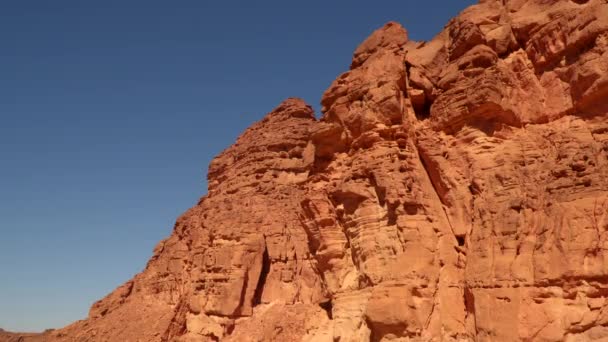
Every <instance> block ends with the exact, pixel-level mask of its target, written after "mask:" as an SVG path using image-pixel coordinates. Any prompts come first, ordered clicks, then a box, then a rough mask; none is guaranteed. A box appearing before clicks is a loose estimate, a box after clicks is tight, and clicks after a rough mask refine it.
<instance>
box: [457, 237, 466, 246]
mask: <svg viewBox="0 0 608 342" xmlns="http://www.w3.org/2000/svg"><path fill="white" fill-rule="evenodd" d="M456 241H458V246H460V247H463V246H464V242H465V241H464V235H456Z"/></svg>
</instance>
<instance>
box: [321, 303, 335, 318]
mask: <svg viewBox="0 0 608 342" xmlns="http://www.w3.org/2000/svg"><path fill="white" fill-rule="evenodd" d="M319 306H320V307H321V309H323V310H325V312H327V317H329V319H334V318H333V315H332V309H333V304H332V303H331V299H330V300H328V301H327V302H323V303H319Z"/></svg>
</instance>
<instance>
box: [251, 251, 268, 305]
mask: <svg viewBox="0 0 608 342" xmlns="http://www.w3.org/2000/svg"><path fill="white" fill-rule="evenodd" d="M268 273H270V257H269V256H268V247H266V246H264V254H263V255H262V270H261V271H260V277H259V278H258V284H257V286H256V287H255V292H254V293H253V300H252V302H251V304H252V306H256V305H260V304H262V293H263V292H264V285H266V278H267V277H268Z"/></svg>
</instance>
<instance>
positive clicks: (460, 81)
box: [47, 0, 608, 341]
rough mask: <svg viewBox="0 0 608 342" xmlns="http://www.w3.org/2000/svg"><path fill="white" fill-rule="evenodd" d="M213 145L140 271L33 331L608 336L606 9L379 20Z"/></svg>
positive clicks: (104, 335)
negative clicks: (87, 308)
mask: <svg viewBox="0 0 608 342" xmlns="http://www.w3.org/2000/svg"><path fill="white" fill-rule="evenodd" d="M321 103H322V105H323V117H322V119H321V120H319V121H317V120H316V119H315V117H314V114H313V111H312V109H311V108H310V107H309V106H307V105H306V104H305V103H303V102H302V101H301V100H298V99H288V100H286V101H284V102H283V103H282V104H281V105H279V106H278V107H277V108H276V109H274V110H273V111H272V112H271V113H269V114H268V115H267V116H266V117H265V118H264V119H263V120H262V121H260V122H258V123H257V124H255V125H253V126H252V127H251V128H249V129H248V130H247V131H245V133H243V135H242V136H241V137H240V138H239V139H238V141H237V142H236V143H235V144H234V145H233V146H231V147H230V148H228V149H227V150H226V151H224V152H222V153H221V154H220V155H219V156H218V157H217V158H216V159H215V160H214V161H213V162H212V163H211V165H210V168H209V182H208V183H209V191H208V195H207V196H205V197H204V198H202V199H201V201H200V202H199V203H198V204H197V205H196V206H194V207H193V208H192V209H190V210H188V211H187V212H186V213H185V214H183V215H182V216H181V217H180V218H179V219H178V220H177V223H176V225H175V229H174V232H173V234H172V235H171V236H170V237H169V238H168V239H166V240H164V241H162V242H161V243H160V244H159V245H158V247H157V248H156V250H155V253H154V257H153V258H152V259H151V260H150V262H149V263H148V265H147V267H146V269H145V271H144V272H142V273H140V274H139V275H137V276H136V277H135V278H134V279H133V280H131V281H129V282H127V283H126V284H125V285H123V286H121V287H120V288H118V289H117V290H116V291H114V292H113V293H111V294H110V295H108V296H107V297H106V298H104V299H102V300H100V301H99V302H97V303H95V305H93V307H92V308H91V312H90V315H89V318H88V319H87V320H84V321H80V322H76V323H74V324H72V325H70V326H68V327H66V328H64V329H61V330H57V331H53V332H51V333H48V334H47V338H48V340H51V341H55V340H56V341H213V340H222V341H299V340H302V341H367V340H369V341H520V340H523V341H591V340H602V339H603V340H608V303H607V302H606V297H607V296H608V262H607V261H605V260H606V259H608V253H607V252H606V251H607V248H608V4H607V2H606V1H605V0H588V1H584V0H579V1H569V0H549V1H547V0H506V1H482V2H481V3H480V4H478V5H475V6H472V7H470V8H468V9H467V10H465V11H463V12H462V13H461V14H460V15H459V16H458V17H457V18H455V19H453V20H452V21H450V22H449V23H448V25H447V26H446V27H445V29H444V30H443V31H442V32H441V33H440V34H439V35H438V36H437V37H436V38H435V39H433V40H432V41H430V42H426V43H418V42H413V41H410V40H409V39H408V36H407V33H406V31H405V30H404V29H403V28H402V27H401V26H400V25H398V24H396V23H389V24H387V25H386V26H384V27H383V28H381V29H379V30H378V31H376V32H374V33H373V34H372V35H371V36H370V37H369V38H368V39H367V40H365V42H363V44H362V45H361V46H360V47H358V48H357V49H356V51H355V54H354V57H353V61H352V65H351V69H350V70H349V71H348V72H346V73H344V74H343V75H341V76H340V77H339V78H338V79H337V80H336V81H335V82H334V83H333V84H332V85H331V86H330V88H329V89H328V90H327V91H326V92H325V94H324V95H323V98H322V100H321Z"/></svg>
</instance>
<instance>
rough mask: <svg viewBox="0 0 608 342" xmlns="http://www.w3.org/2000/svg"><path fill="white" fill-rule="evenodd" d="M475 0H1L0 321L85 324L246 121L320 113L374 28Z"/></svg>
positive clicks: (435, 25)
mask: <svg viewBox="0 0 608 342" xmlns="http://www.w3.org/2000/svg"><path fill="white" fill-rule="evenodd" d="M474 2H475V1H464V0H463V1H454V0H443V1H439V0H426V1H406V0H401V1H375V2H371V1H359V0H348V1H346V0H341V1H320V0H309V1H298V2H295V1H278V0H270V1H235V0H224V1H200V0H196V1H195V0H183V1H157V0H146V1H143V0H141V1H140V0H121V1H115V0H105V1H75V0H62V1H47V0H38V1H35V0H32V1H5V2H3V3H2V4H0V41H1V42H2V48H1V49H0V92H1V94H2V95H0V119H1V120H0V328H4V329H7V330H18V331H37V330H43V329H45V328H56V327H61V326H63V325H65V324H67V323H70V322H72V321H74V320H77V319H81V318H84V317H85V316H86V314H87V312H88V309H89V307H90V305H91V304H92V303H93V302H94V301H95V300H97V299H99V298H101V297H103V296H105V295H106V294H107V293H109V292H110V291H111V290H112V289H114V288H115V287H116V286H118V285H120V284H121V283H123V282H124V281H126V280H128V279H129V278H131V277H132V276H133V275H134V274H135V273H137V272H140V271H141V270H142V269H143V268H144V266H145V263H146V261H147V260H148V258H149V257H150V256H151V253H152V249H153V248H154V246H155V244H156V243H157V242H158V241H159V240H161V239H162V238H164V237H166V236H168V235H169V234H170V233H171V230H172V227H173V223H174V221H175V219H176V217H177V216H178V215H179V214H180V213H181V212H183V211H185V210H186V209H187V208H189V207H190V206H192V205H193V204H195V203H196V202H197V200H198V198H199V197H200V196H202V195H204V194H205V192H206V186H207V185H206V182H205V175H206V170H207V165H208V163H209V162H210V160H211V159H212V158H213V156H214V155H216V154H217V153H219V152H220V151H221V150H222V149H224V148H226V147H228V146H229V145H230V144H231V143H232V142H233V141H234V140H235V139H236V137H237V136H238V135H239V134H240V133H241V132H242V131H243V130H244V129H245V128H246V127H247V126H249V125H250V124H251V123H253V122H255V121H257V120H259V119H261V118H262V117H263V115H264V114H265V113H267V112H269V111H270V110H272V109H273V108H274V107H275V106H276V105H277V104H278V103H280V101H281V100H283V99H284V98H286V97H291V96H298V97H302V98H304V99H305V100H306V101H307V102H309V103H310V104H311V105H313V107H315V109H316V110H317V111H318V110H319V100H320V98H321V94H322V93H323V91H324V90H325V89H326V88H327V87H328V86H329V85H330V83H331V82H332V81H333V79H334V78H335V77H336V76H338V75H339V74H340V73H342V72H344V71H346V70H347V68H348V66H349V64H350V58H351V56H352V52H353V51H354V49H355V47H356V46H357V45H358V44H359V43H360V42H362V41H363V40H364V39H365V38H366V37H367V36H368V35H369V34H370V33H371V32H372V31H373V30H374V29H376V28H378V27H380V26H382V25H383V24H384V23H385V22H387V21H390V20H395V21H398V22H400V23H402V24H403V25H404V26H405V27H406V28H407V29H408V31H409V33H410V38H412V39H415V40H428V39H430V38H432V37H433V36H434V35H435V34H437V33H438V32H439V31H440V30H441V29H442V27H443V26H444V25H445V24H446V23H447V21H448V20H449V19H450V18H451V17H453V16H454V15H456V14H457V13H458V12H459V11H461V10H462V9H464V8H465V7H466V6H468V5H470V4H473V3H474Z"/></svg>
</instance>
